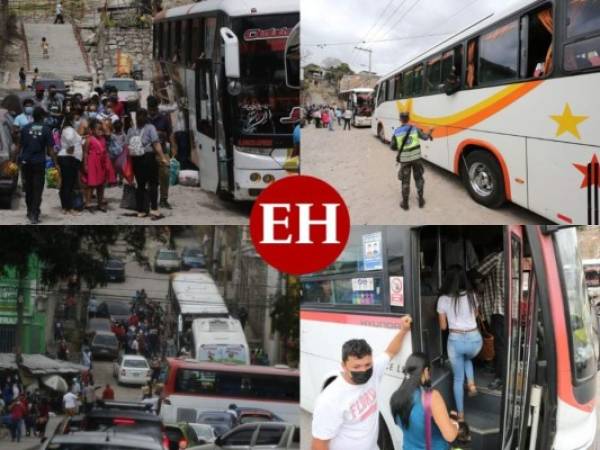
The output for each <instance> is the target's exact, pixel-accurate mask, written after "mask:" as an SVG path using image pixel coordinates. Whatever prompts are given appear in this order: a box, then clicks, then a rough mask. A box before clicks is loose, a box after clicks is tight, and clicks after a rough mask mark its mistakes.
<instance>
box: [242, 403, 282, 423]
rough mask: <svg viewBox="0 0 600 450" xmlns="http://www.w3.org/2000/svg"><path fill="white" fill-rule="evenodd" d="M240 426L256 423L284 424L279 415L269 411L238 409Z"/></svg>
mask: <svg viewBox="0 0 600 450" xmlns="http://www.w3.org/2000/svg"><path fill="white" fill-rule="evenodd" d="M237 412H238V422H237V423H238V424H240V425H241V424H244V423H254V422H283V419H282V418H281V417H279V416H278V415H277V414H275V413H272V412H271V411H269V410H267V409H261V408H247V407H238V408H237Z"/></svg>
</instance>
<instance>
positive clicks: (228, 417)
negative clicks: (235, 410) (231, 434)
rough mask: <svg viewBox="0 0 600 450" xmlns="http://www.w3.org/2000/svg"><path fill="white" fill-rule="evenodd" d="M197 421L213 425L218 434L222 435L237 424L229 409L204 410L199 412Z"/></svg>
mask: <svg viewBox="0 0 600 450" xmlns="http://www.w3.org/2000/svg"><path fill="white" fill-rule="evenodd" d="M196 423H203V424H206V425H210V426H212V427H213V430H214V432H215V435H216V436H221V435H222V434H224V433H226V432H228V431H229V430H231V429H232V428H233V427H234V426H235V425H236V423H235V419H234V418H233V415H232V414H231V413H228V412H227V411H204V412H202V413H200V414H198V418H197V419H196Z"/></svg>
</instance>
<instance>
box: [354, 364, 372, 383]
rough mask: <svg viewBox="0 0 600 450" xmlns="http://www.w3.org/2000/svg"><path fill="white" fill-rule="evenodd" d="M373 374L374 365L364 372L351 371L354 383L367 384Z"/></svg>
mask: <svg viewBox="0 0 600 450" xmlns="http://www.w3.org/2000/svg"><path fill="white" fill-rule="evenodd" d="M371 375H373V368H372V367H371V368H370V369H367V370H365V371H362V372H353V371H350V378H352V381H353V382H354V384H365V383H366V382H367V381H369V379H370V378H371Z"/></svg>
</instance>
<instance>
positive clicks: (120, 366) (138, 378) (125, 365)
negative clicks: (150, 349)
mask: <svg viewBox="0 0 600 450" xmlns="http://www.w3.org/2000/svg"><path fill="white" fill-rule="evenodd" d="M113 377H115V378H116V379H117V382H118V383H119V384H120V383H127V384H141V385H144V384H147V383H148V381H150V365H149V364H148V361H147V360H146V358H144V357H143V356H141V355H123V356H121V357H119V359H118V360H117V361H115V362H114V364H113Z"/></svg>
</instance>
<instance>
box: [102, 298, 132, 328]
mask: <svg viewBox="0 0 600 450" xmlns="http://www.w3.org/2000/svg"><path fill="white" fill-rule="evenodd" d="M96 302H97V303H98V305H97V307H96V317H103V318H106V319H110V320H111V321H117V322H126V321H127V319H129V316H130V315H131V301H129V300H115V299H103V298H99V299H96Z"/></svg>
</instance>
